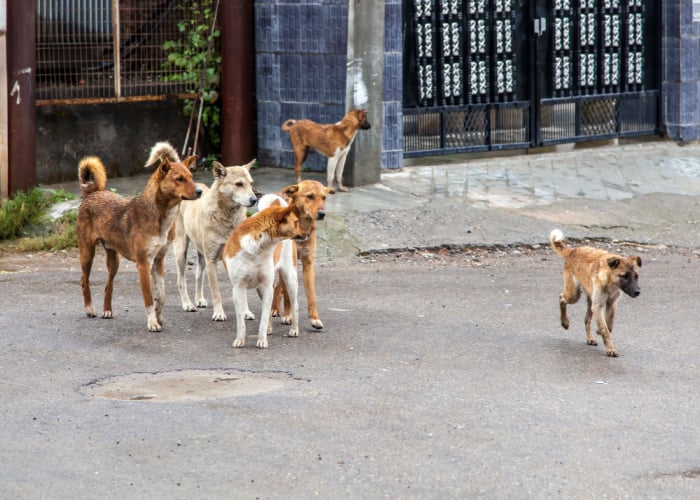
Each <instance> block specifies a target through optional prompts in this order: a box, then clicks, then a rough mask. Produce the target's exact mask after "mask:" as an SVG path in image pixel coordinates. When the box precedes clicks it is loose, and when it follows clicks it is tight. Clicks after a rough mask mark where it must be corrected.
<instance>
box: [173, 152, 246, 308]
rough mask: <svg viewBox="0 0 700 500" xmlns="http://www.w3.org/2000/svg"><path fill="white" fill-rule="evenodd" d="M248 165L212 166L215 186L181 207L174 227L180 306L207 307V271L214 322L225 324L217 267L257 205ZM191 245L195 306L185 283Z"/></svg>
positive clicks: (216, 164) (216, 163) (204, 189)
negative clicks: (194, 263)
mask: <svg viewBox="0 0 700 500" xmlns="http://www.w3.org/2000/svg"><path fill="white" fill-rule="evenodd" d="M254 163H255V160H252V161H251V162H250V163H248V164H247V165H242V166H233V167H225V166H223V165H222V164H221V163H219V162H216V161H215V162H214V164H213V170H212V172H213V175H214V182H213V183H212V185H211V188H207V187H206V186H204V185H201V184H200V185H199V186H201V188H202V190H203V194H202V197H201V198H199V199H198V200H194V201H188V202H184V203H182V204H181V205H180V215H179V217H178V218H177V220H176V223H175V241H174V242H173V249H174V251H175V261H176V263H177V287H178V290H179V292H180V302H181V304H182V309H183V310H185V311H196V310H197V307H207V300H206V299H205V298H204V272H205V270H206V274H207V279H208V281H209V290H210V291H211V297H212V302H213V303H214V312H213V314H212V317H211V319H212V320H213V321H225V320H226V314H225V313H224V306H223V304H222V300H221V292H220V290H219V280H218V278H217V273H216V263H217V261H218V260H219V259H220V258H221V253H222V252H223V249H224V245H225V244H226V240H227V239H228V237H229V235H230V234H231V231H233V229H234V228H235V227H236V226H237V225H238V224H240V223H241V222H243V221H244V220H245V219H246V208H249V207H252V206H253V205H255V203H256V202H257V199H258V198H257V196H256V194H255V192H254V188H253V178H252V177H251V175H250V168H251V167H252V166H253V164H254ZM190 242H192V243H193V244H194V246H195V248H196V250H197V270H196V272H195V299H194V300H195V302H194V304H193V303H192V301H191V300H190V296H189V294H188V292H187V281H186V279H185V267H186V264H187V248H188V246H189V243H190Z"/></svg>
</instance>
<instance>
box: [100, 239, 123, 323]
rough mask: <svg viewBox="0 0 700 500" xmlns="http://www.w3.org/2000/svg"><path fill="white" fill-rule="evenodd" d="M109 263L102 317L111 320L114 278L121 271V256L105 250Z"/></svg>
mask: <svg viewBox="0 0 700 500" xmlns="http://www.w3.org/2000/svg"><path fill="white" fill-rule="evenodd" d="M105 255H106V261H107V283H105V298H104V303H103V305H102V317H103V318H107V319H111V318H113V313H112V291H113V290H114V277H115V276H116V275H117V271H119V254H118V253H117V252H116V251H114V250H108V249H105Z"/></svg>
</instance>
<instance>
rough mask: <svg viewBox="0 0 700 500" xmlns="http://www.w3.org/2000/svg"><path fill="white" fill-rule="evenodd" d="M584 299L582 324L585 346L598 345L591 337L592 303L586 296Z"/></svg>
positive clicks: (592, 336) (593, 337)
mask: <svg viewBox="0 0 700 500" xmlns="http://www.w3.org/2000/svg"><path fill="white" fill-rule="evenodd" d="M586 299H587V306H586V317H585V319H584V320H583V324H584V326H585V328H586V344H588V345H598V341H597V340H596V338H595V336H594V335H593V332H592V331H591V322H592V321H593V303H592V301H591V298H590V297H588V296H587V297H586Z"/></svg>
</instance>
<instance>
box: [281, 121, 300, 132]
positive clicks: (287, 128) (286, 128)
mask: <svg viewBox="0 0 700 500" xmlns="http://www.w3.org/2000/svg"><path fill="white" fill-rule="evenodd" d="M296 122H297V121H296V120H292V119H291V118H290V119H289V120H287V121H286V122H284V123H283V124H282V130H284V131H285V132H289V131H290V130H292V127H293V126H294V124H295V123H296Z"/></svg>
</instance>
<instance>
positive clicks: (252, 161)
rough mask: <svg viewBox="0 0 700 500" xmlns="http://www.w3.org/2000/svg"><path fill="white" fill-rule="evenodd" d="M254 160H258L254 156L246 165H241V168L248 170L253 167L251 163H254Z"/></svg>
mask: <svg viewBox="0 0 700 500" xmlns="http://www.w3.org/2000/svg"><path fill="white" fill-rule="evenodd" d="M256 161H258V160H257V159H256V158H253V159H252V160H250V161H249V162H248V163H247V164H246V165H243V168H245V169H246V170H250V169H251V168H253V165H255V162H256Z"/></svg>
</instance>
